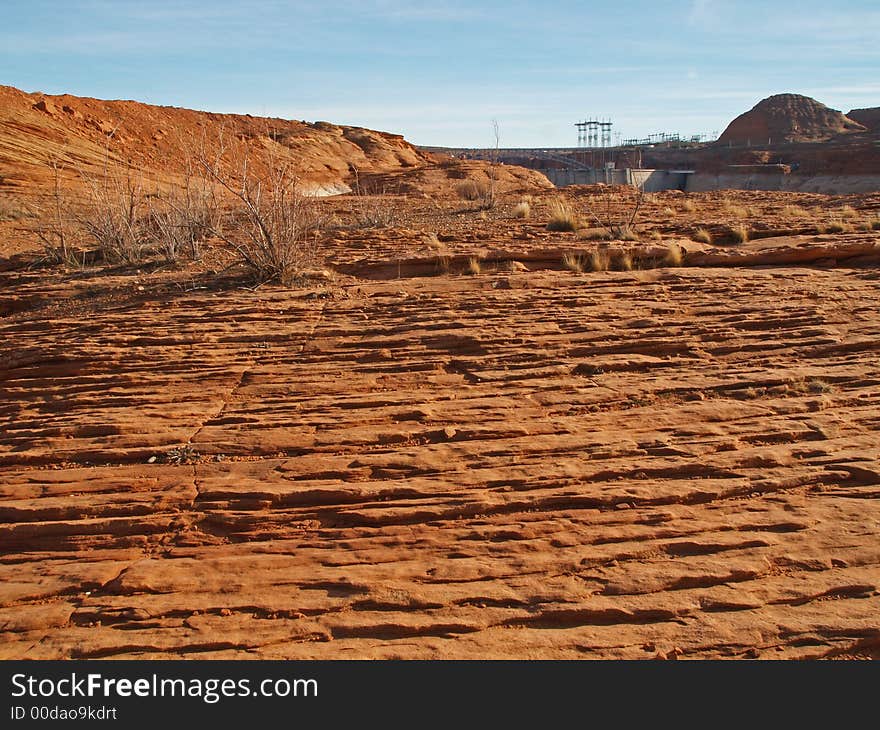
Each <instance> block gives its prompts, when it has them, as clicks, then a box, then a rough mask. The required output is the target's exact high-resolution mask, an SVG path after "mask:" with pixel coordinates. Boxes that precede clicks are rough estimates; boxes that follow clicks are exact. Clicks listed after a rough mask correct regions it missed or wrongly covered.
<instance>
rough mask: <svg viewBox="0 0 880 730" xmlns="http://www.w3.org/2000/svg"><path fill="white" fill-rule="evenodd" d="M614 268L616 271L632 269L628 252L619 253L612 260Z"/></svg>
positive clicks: (631, 261)
mask: <svg viewBox="0 0 880 730" xmlns="http://www.w3.org/2000/svg"><path fill="white" fill-rule="evenodd" d="M614 268H615V269H617V270H618V271H632V270H633V259H632V256H631V255H630V254H629V253H626V252H624V253H621V254H620V255H619V256H617V258H616V259H615V260H614Z"/></svg>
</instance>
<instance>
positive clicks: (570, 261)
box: [562, 253, 584, 274]
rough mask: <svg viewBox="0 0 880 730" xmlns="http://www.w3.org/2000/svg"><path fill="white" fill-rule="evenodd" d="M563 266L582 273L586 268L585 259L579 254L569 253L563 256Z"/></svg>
mask: <svg viewBox="0 0 880 730" xmlns="http://www.w3.org/2000/svg"><path fill="white" fill-rule="evenodd" d="M562 266H563V267H564V268H566V269H568V270H569V271H573V272H574V273H576V274H580V273H583V270H584V259H583V257H582V256H579V255H578V254H573V253H567V254H565V255H564V256H563V257H562Z"/></svg>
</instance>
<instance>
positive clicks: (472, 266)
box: [465, 256, 483, 276]
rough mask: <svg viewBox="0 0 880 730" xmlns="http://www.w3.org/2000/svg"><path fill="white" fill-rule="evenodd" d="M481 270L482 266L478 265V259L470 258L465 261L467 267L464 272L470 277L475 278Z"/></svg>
mask: <svg viewBox="0 0 880 730" xmlns="http://www.w3.org/2000/svg"><path fill="white" fill-rule="evenodd" d="M482 270H483V266H482V264H481V263H480V259H478V258H477V257H476V256H471V257H470V258H469V259H468V260H467V265H466V266H465V272H466V273H468V274H470V275H471V276H476V275H477V274H479V273H480V272H481V271H482Z"/></svg>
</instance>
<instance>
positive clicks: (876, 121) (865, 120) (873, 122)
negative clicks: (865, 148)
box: [846, 106, 880, 132]
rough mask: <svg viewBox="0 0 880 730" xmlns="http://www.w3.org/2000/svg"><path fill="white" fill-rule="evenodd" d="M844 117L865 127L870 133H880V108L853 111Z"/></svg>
mask: <svg viewBox="0 0 880 730" xmlns="http://www.w3.org/2000/svg"><path fill="white" fill-rule="evenodd" d="M846 116H848V117H849V118H850V119H852V120H853V121H856V122H858V123H859V124H861V125H862V126H863V127H867V128H868V129H870V130H871V131H872V132H878V131H880V106H872V107H868V108H866V109H853V110H852V111H850V112H849V113H848V114H847V115H846Z"/></svg>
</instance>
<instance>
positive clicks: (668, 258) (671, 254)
mask: <svg viewBox="0 0 880 730" xmlns="http://www.w3.org/2000/svg"><path fill="white" fill-rule="evenodd" d="M683 262H684V250H683V249H682V248H681V246H679V245H678V244H677V243H670V244H669V248H667V249H666V255H665V256H664V257H663V263H664V264H665V265H666V266H681V265H682V263H683Z"/></svg>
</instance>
